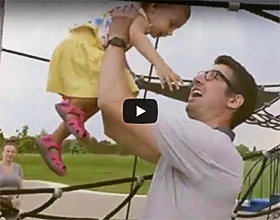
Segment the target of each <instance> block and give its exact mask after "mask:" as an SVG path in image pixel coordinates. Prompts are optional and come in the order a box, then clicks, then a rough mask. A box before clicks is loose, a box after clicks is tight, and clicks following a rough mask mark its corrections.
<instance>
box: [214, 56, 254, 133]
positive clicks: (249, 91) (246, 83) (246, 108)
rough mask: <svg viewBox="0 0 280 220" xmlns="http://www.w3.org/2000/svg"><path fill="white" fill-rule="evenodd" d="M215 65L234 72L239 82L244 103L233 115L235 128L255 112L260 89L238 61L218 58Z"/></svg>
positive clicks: (230, 58)
mask: <svg viewBox="0 0 280 220" xmlns="http://www.w3.org/2000/svg"><path fill="white" fill-rule="evenodd" d="M214 64H216V65H218V64H223V65H226V66H228V67H230V68H231V69H232V70H233V73H234V78H235V79H236V80H237V81H238V84H239V90H240V93H241V94H242V95H243V97H244V103H243V105H242V106H240V107H239V109H238V110H237V111H236V112H235V113H234V114H233V116H232V120H231V124H230V127H231V129H233V128H235V127H236V126H238V125H239V124H241V123H242V122H245V121H246V120H247V119H248V118H249V117H250V115H251V114H252V113H253V112H254V110H255V108H256V104H257V99H258V87H257V84H256V82H255V79H254V78H253V76H252V75H251V74H250V73H249V72H248V71H247V70H246V69H245V67H243V66H242V65H241V64H240V63H239V62H238V61H236V60H235V59H233V58H232V57H230V56H227V55H222V56H218V57H217V58H216V59H215V61H214Z"/></svg>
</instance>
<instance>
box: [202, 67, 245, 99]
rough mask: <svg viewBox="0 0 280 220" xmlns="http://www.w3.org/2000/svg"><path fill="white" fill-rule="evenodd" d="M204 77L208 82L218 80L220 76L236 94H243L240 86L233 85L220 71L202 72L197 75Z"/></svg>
mask: <svg viewBox="0 0 280 220" xmlns="http://www.w3.org/2000/svg"><path fill="white" fill-rule="evenodd" d="M209 73H214V74H212V75H211V74H209ZM201 74H203V75H204V79H205V80H206V81H212V80H214V79H217V77H218V76H220V77H221V78H222V79H223V80H224V81H225V83H226V84H227V85H228V87H230V88H231V89H232V91H233V92H235V93H236V94H242V92H241V89H240V86H239V85H236V83H235V85H234V83H232V82H231V81H230V80H229V79H228V78H227V77H226V76H225V75H224V74H223V73H222V72H221V71H220V70H214V69H212V70H206V71H200V72H198V73H197V75H201Z"/></svg>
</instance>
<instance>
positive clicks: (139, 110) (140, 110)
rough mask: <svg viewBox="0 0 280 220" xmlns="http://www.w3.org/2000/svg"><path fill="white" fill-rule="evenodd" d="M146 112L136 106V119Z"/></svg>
mask: <svg viewBox="0 0 280 220" xmlns="http://www.w3.org/2000/svg"><path fill="white" fill-rule="evenodd" d="M145 112H146V110H144V109H142V108H140V107H138V106H136V117H138V116H139V115H142V114H144V113H145Z"/></svg>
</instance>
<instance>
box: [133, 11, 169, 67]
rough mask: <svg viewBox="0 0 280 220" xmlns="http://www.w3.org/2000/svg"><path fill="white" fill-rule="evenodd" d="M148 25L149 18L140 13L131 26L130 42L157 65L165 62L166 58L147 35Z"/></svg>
mask: <svg viewBox="0 0 280 220" xmlns="http://www.w3.org/2000/svg"><path fill="white" fill-rule="evenodd" d="M148 25H149V24H148V22H147V20H146V19H145V18H144V17H143V16H142V15H139V16H138V17H137V18H136V19H135V20H134V22H133V24H132V25H131V27H130V33H129V37H130V42H131V44H132V45H133V46H134V47H135V48H136V49H137V50H138V51H139V53H141V54H142V55H143V56H144V57H145V58H146V59H147V60H148V61H149V62H150V63H152V64H154V65H155V66H157V65H158V64H160V63H164V60H163V59H162V58H161V56H160V55H159V54H158V52H157V51H156V49H155V48H154V47H153V45H152V43H151V41H150V40H149V38H148V37H147V36H146V34H147V32H148Z"/></svg>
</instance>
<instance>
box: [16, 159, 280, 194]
mask: <svg viewBox="0 0 280 220" xmlns="http://www.w3.org/2000/svg"><path fill="white" fill-rule="evenodd" d="M63 158H64V161H65V164H66V165H67V167H68V173H67V175H66V176H64V177H59V176H57V175H55V174H54V173H53V172H51V171H50V170H49V169H48V168H47V166H46V165H45V164H44V162H43V161H42V159H41V158H40V157H39V155H37V154H19V155H18V156H17V162H18V163H20V164H21V165H22V167H23V171H24V178H25V179H27V180H32V179H36V180H45V181H52V182H60V183H65V184H68V185H76V184H84V183H94V182H100V181H105V180H113V179H119V178H126V177H131V175H132V169H133V163H134V157H133V156H117V155H94V154H80V155H70V154H68V155H64V157H63ZM254 164H255V162H246V163H245V172H244V175H246V173H247V172H248V170H249V169H250V167H252V166H253V165H254ZM259 167H260V166H257V167H256V168H255V172H254V173H253V174H252V177H253V178H254V177H255V175H256V173H257V171H258V169H259ZM154 170H155V166H153V165H150V164H148V163H146V162H144V161H143V160H140V159H139V158H138V162H137V170H136V176H138V175H147V174H152V173H153V172H154ZM269 172H270V171H269V169H268V170H266V172H265V173H264V175H263V187H262V190H263V192H262V196H264V197H266V196H267V195H269V180H270V178H269V174H270V173H269ZM279 182H280V181H279ZM149 185H150V181H145V183H144V185H143V186H142V187H141V188H140V190H139V191H138V194H147V192H148V189H149ZM260 189H261V188H260V184H258V185H257V186H256V190H255V192H254V196H255V197H260V195H261V193H260V191H261V190H260ZM94 190H98V191H106V192H118V193H128V192H129V190H130V183H125V184H120V185H114V186H106V187H99V188H95V189H94Z"/></svg>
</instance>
